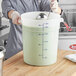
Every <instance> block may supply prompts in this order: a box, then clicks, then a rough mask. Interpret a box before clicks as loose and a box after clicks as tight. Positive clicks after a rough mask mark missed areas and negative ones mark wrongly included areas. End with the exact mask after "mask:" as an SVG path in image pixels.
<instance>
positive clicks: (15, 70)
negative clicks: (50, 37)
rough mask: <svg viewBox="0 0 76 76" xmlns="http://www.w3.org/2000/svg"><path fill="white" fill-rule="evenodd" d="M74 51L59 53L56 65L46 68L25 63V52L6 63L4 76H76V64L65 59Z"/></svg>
mask: <svg viewBox="0 0 76 76" xmlns="http://www.w3.org/2000/svg"><path fill="white" fill-rule="evenodd" d="M72 53H76V52H74V51H63V50H62V51H58V60H57V62H56V63H55V64H53V65H50V66H44V67H37V66H31V65H28V64H26V63H24V61H23V52H19V53H18V54H16V55H15V56H13V57H11V58H9V59H8V60H6V61H4V66H3V76H76V63H73V62H71V61H69V60H67V59H65V58H64V56H65V55H68V54H72Z"/></svg>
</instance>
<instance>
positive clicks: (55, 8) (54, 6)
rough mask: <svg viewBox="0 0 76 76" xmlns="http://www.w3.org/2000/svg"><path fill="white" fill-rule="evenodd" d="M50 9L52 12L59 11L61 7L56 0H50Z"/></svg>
mask: <svg viewBox="0 0 76 76" xmlns="http://www.w3.org/2000/svg"><path fill="white" fill-rule="evenodd" d="M51 10H52V12H54V13H58V14H60V13H61V8H60V7H59V6H58V2H57V0H51Z"/></svg>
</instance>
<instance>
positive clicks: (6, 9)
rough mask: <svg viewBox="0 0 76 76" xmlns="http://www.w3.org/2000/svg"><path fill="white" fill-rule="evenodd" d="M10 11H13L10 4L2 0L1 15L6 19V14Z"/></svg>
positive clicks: (8, 0) (7, 0)
mask: <svg viewBox="0 0 76 76" xmlns="http://www.w3.org/2000/svg"><path fill="white" fill-rule="evenodd" d="M10 10H15V9H14V8H13V7H12V4H11V2H10V0H3V1H2V13H3V15H4V16H5V17H6V18H8V12H9V11H10Z"/></svg>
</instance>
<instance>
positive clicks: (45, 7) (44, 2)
mask: <svg viewBox="0 0 76 76" xmlns="http://www.w3.org/2000/svg"><path fill="white" fill-rule="evenodd" d="M40 10H41V11H51V7H50V0H41V2H40Z"/></svg>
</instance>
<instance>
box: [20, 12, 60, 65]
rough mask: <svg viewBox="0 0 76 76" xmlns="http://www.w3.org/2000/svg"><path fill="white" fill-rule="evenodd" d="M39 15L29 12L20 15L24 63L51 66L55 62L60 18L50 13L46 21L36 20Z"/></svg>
mask: <svg viewBox="0 0 76 76" xmlns="http://www.w3.org/2000/svg"><path fill="white" fill-rule="evenodd" d="M40 13H45V14H46V15H47V16H48V14H49V12H30V13H24V14H22V15H21V20H22V31H23V52H24V62H25V63H27V64H30V65H36V66H44V65H51V64H54V63H55V62H56V61H57V49H58V48H57V47H58V35H59V28H60V22H61V17H60V15H58V14H55V13H50V16H49V18H48V19H41V20H37V19H36V17H37V16H38V15H39V14H40Z"/></svg>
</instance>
